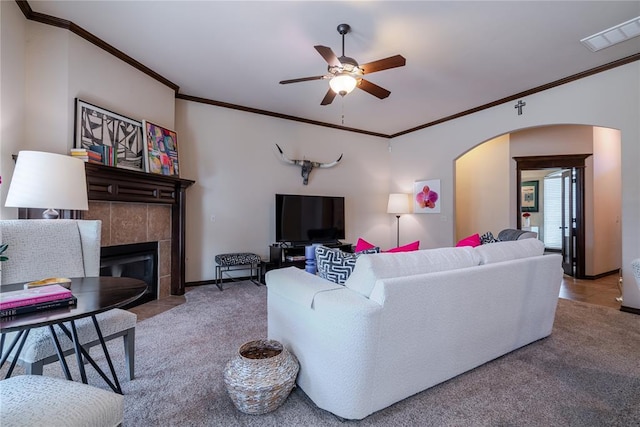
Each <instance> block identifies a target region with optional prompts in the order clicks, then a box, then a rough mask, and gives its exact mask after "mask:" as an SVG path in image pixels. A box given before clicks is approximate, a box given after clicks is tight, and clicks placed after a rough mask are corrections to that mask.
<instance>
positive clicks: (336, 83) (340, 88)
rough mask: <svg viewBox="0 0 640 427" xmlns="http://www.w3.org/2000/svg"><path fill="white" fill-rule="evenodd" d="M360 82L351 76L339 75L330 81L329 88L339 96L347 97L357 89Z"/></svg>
mask: <svg viewBox="0 0 640 427" xmlns="http://www.w3.org/2000/svg"><path fill="white" fill-rule="evenodd" d="M357 83H358V81H357V80H356V79H355V78H354V77H353V76H352V75H350V74H347V73H343V74H338V75H337V76H335V77H333V78H332V79H331V80H329V86H331V90H333V91H334V92H335V93H337V94H338V95H342V96H344V95H346V94H348V93H350V92H351V91H352V90H353V89H355V88H356V84H357Z"/></svg>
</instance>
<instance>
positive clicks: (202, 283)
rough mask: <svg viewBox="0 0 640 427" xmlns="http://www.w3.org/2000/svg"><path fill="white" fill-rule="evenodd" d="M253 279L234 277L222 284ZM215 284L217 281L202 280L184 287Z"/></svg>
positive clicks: (187, 283) (226, 279) (186, 284)
mask: <svg viewBox="0 0 640 427" xmlns="http://www.w3.org/2000/svg"><path fill="white" fill-rule="evenodd" d="M251 279H252V277H250V276H238V277H234V278H233V279H230V278H228V277H227V278H224V279H222V283H229V282H237V281H239V280H251ZM256 279H257V278H256V277H255V276H254V277H253V280H256ZM263 281H264V279H263ZM215 284H216V279H211V280H200V281H197V282H186V283H185V284H184V285H185V286H204V285H215Z"/></svg>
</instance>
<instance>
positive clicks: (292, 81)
mask: <svg viewBox="0 0 640 427" xmlns="http://www.w3.org/2000/svg"><path fill="white" fill-rule="evenodd" d="M324 78H326V76H313V77H301V78H299V79H291V80H283V81H281V82H280V84H281V85H286V84H289V83H299V82H308V81H310V80H322V79H324Z"/></svg>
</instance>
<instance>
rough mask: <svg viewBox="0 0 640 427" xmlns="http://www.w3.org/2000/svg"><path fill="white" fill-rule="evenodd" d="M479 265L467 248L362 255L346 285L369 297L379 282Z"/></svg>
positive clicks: (475, 256)
mask: <svg viewBox="0 0 640 427" xmlns="http://www.w3.org/2000/svg"><path fill="white" fill-rule="evenodd" d="M479 263H480V259H479V258H478V255H477V254H476V253H475V252H474V250H473V248H470V247H458V248H439V249H426V250H421V251H413V252H399V253H381V254H371V255H362V256H361V257H360V258H358V262H356V266H355V268H354V269H353V273H351V275H350V276H349V278H348V279H347V281H346V282H345V286H346V287H347V288H350V289H352V290H354V291H356V292H358V293H360V294H362V295H364V296H365V297H367V298H369V296H370V295H371V291H372V290H373V287H374V286H375V284H376V281H377V280H378V279H388V278H391V277H401V276H414V275H417V274H424V273H431V272H436V271H446V270H453V269H456V268H466V267H473V266H476V265H478V264H479Z"/></svg>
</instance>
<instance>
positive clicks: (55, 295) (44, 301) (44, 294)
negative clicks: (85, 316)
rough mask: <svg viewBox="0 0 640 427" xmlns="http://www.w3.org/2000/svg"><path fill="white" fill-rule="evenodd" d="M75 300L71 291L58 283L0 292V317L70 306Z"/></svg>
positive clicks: (74, 303)
mask: <svg viewBox="0 0 640 427" xmlns="http://www.w3.org/2000/svg"><path fill="white" fill-rule="evenodd" d="M76 302H77V299H76V297H74V296H73V294H72V293H71V291H70V290H69V289H67V288H65V287H64V286H61V285H58V284H55V285H47V286H40V287H37V288H30V289H21V290H19V291H9V292H0V317H6V316H15V315H18V314H26V313H33V312H37V311H43V310H51V309H55V308H64V307H70V306H74V305H76Z"/></svg>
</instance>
